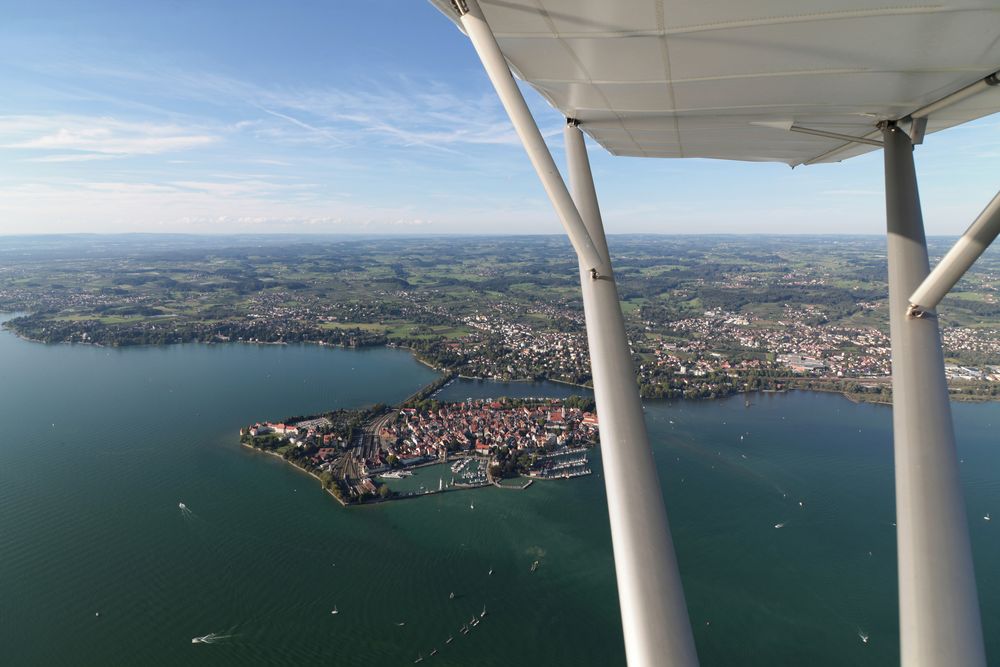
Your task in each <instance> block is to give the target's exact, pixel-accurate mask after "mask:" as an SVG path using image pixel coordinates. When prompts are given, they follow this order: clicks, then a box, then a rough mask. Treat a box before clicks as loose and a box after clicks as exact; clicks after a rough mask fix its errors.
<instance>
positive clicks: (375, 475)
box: [240, 376, 599, 505]
mask: <svg viewBox="0 0 1000 667" xmlns="http://www.w3.org/2000/svg"><path fill="white" fill-rule="evenodd" d="M445 380H446V381H451V380H450V378H448V377H447V376H446V378H445ZM441 384H442V381H440V380H439V381H437V382H436V383H433V384H432V385H431V386H430V387H429V388H425V390H423V391H422V392H418V394H417V396H421V395H424V396H426V395H428V394H430V393H432V392H433V391H436V390H437V389H439V388H440V386H441ZM598 440H599V437H598V419H597V414H596V412H595V410H594V405H593V400H592V399H586V398H578V397H570V398H568V399H565V400H560V399H541V398H528V399H511V398H502V399H485V400H473V399H467V400H465V401H461V402H442V401H438V400H434V399H427V398H422V399H417V400H413V398H412V397H411V399H410V400H408V401H406V402H405V403H404V404H403V405H402V406H400V407H388V406H384V405H377V406H373V407H370V408H365V409H362V410H336V411H333V412H328V413H324V414H322V415H315V416H310V417H302V418H289V419H286V420H283V421H280V422H271V421H262V422H257V423H254V424H252V425H250V426H247V427H244V428H242V429H240V442H241V444H243V445H244V446H246V447H250V448H253V449H256V450H259V451H262V452H266V453H268V454H271V455H274V456H278V457H281V458H282V459H284V460H285V461H287V462H288V463H290V464H292V465H294V466H296V467H298V468H299V469H301V470H303V471H304V472H306V473H308V474H310V475H312V476H313V477H315V478H316V479H317V480H319V482H320V483H321V484H322V486H323V488H324V489H326V490H327V491H328V492H329V493H330V495H332V496H333V497H334V498H336V499H337V500H338V501H340V503H341V504H343V505H351V504H363V503H371V502H379V501H385V500H395V499H403V498H413V497H417V496H422V495H429V494H433V493H443V492H447V491H457V490H462V489H472V488H478V487H483V486H490V485H493V486H496V487H500V488H506V489H525V488H527V487H528V486H530V485H531V484H532V483H533V482H534V481H535V480H550V479H568V478H572V477H579V476H583V475H589V474H590V472H591V471H590V467H589V462H588V457H587V454H588V449H589V448H591V447H593V446H594V445H596V444H597V442H598ZM430 466H438V467H439V468H440V474H439V476H438V478H437V484H433V485H427V486H426V487H419V488H416V489H410V490H396V489H395V488H394V485H395V484H396V483H397V482H396V481H397V480H404V479H406V478H407V477H410V476H412V475H413V474H414V472H415V471H416V470H417V469H420V468H425V467H430Z"/></svg>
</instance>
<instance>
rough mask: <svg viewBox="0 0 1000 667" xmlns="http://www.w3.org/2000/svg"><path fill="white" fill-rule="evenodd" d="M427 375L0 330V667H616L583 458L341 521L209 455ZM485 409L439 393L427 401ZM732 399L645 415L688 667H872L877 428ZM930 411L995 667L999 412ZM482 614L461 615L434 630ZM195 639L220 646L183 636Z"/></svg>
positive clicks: (850, 416) (606, 577) (353, 362)
mask: <svg viewBox="0 0 1000 667" xmlns="http://www.w3.org/2000/svg"><path fill="white" fill-rule="evenodd" d="M432 377H433V374H432V373H431V371H429V370H428V369H427V368H425V367H423V366H421V365H419V364H417V363H416V362H414V361H413V360H412V359H411V358H410V357H409V356H408V354H407V353H405V352H402V351H396V350H374V351H364V352H356V351H346V350H333V349H323V348H318V347H309V346H306V347H277V346H263V347H254V346H237V345H232V346H197V345H187V346H176V347H169V348H136V349H127V350H105V349H101V348H93V347H86V346H42V345H37V344H32V343H26V342H23V341H19V340H17V339H16V338H14V337H13V336H11V335H10V334H8V333H2V334H0V420H2V423H3V424H4V427H5V428H4V431H3V436H2V439H0V647H2V648H0V650H2V658H0V660H2V662H3V664H4V665H47V664H51V665H56V664H58V665H139V664H141V665H180V664H185V665H187V664H192V665H246V664H278V665H281V664H283V665H303V664H321V663H322V664H332V665H383V664H396V665H404V664H411V663H412V661H413V659H414V658H416V656H417V654H418V653H422V654H423V655H424V656H425V658H427V660H425V662H426V663H427V664H441V665H456V666H457V665H511V664H517V665H609V664H622V663H623V662H624V655H623V651H622V647H621V632H620V629H619V616H618V610H617V598H616V594H615V586H614V576H613V569H612V568H613V563H612V559H611V553H610V543H609V539H610V538H609V532H608V526H607V518H606V506H605V503H604V499H603V480H602V479H601V478H600V465H599V457H596V456H595V457H594V458H595V459H597V460H596V461H595V466H594V469H595V474H594V475H592V476H590V477H588V478H584V479H580V480H573V481H568V482H565V481H564V482H548V483H537V484H535V485H534V486H532V487H531V489H529V490H528V491H526V492H517V491H507V490H499V489H484V490H478V491H472V492H462V493H448V494H442V495H440V496H431V497H428V498H422V499H417V500H407V501H402V502H398V503H388V504H385V505H381V506H377V507H369V508H357V509H353V510H344V509H342V508H340V507H339V506H338V505H336V504H335V503H334V502H333V501H332V499H330V498H329V496H327V495H326V494H324V493H322V492H321V491H320V489H319V487H318V484H317V483H316V482H315V481H314V480H312V479H311V478H309V477H307V476H305V475H303V474H301V473H299V472H297V471H295V470H293V469H291V468H290V467H288V466H287V465H285V464H283V463H282V462H280V461H278V460H276V459H274V458H272V457H268V456H264V455H260V454H256V453H254V452H251V451H248V450H246V449H244V448H240V447H239V446H237V444H236V430H237V428H238V427H239V426H240V425H241V424H243V423H246V422H249V421H251V420H254V419H259V418H280V417H283V416H286V415H288V414H294V413H302V412H311V411H317V410H320V409H323V408H329V407H335V406H353V405H360V404H365V403H371V402H376V401H393V400H398V399H400V398H402V397H403V396H405V395H407V394H409V393H410V392H412V391H413V390H414V389H415V388H417V387H418V386H420V385H421V384H423V383H424V382H426V381H428V380H429V379H431V378H432ZM513 387H516V389H509V390H508V389H503V390H502V391H504V392H508V391H515V392H518V393H521V394H522V395H536V394H538V393H553V392H555V393H558V394H560V395H564V394H566V393H571V392H572V391H573V390H572V389H567V388H566V387H562V386H556V385H550V386H548V387H546V386H542V387H538V386H536V387H532V386H530V385H513ZM540 390H545V391H544V392H543V391H540ZM499 393H500V391H498V388H497V387H496V385H491V384H476V383H456V384H453V385H451V386H450V387H449V388H448V389H447V390H446V391H445V392H443V393H442V395H441V397H442V398H452V399H462V398H465V397H467V396H490V395H498V394H499ZM753 401H754V404H753V405H752V406H751V407H750V408H747V407H745V406H744V403H743V399H742V398H739V399H734V400H729V401H721V402H714V403H681V404H667V403H656V404H651V405H649V406H647V418H648V422H649V426H650V431H651V433H652V435H653V437H654V441H655V443H656V445H655V448H656V454H657V460H658V464H659V467H660V474H661V477H662V478H663V481H664V484H665V486H666V496H667V501H668V509H669V512H670V517H671V522H672V527H673V532H674V539H675V542H676V544H677V548H678V553H679V557H680V562H681V567H682V572H683V575H684V579H685V585H686V590H687V595H688V602H689V606H690V608H691V614H692V619H693V621H694V623H695V632H696V637H697V641H698V648H699V651H700V655H701V658H702V664H703V665H706V666H711V665H737V664H739V665H774V664H788V665H791V664H803V663H809V664H810V665H813V666H818V665H844V664H852V665H885V664H892V663H893V662H894V661H898V651H897V646H896V643H897V639H896V633H897V629H896V602H895V597H896V584H895V567H894V561H895V554H894V548H895V546H894V533H893V527H892V525H891V522H892V521H893V509H892V476H891V449H890V433H889V411H888V410H887V409H885V408H881V407H875V406H863V405H862V406H859V405H854V404H851V403H849V402H847V401H846V400H844V399H842V398H840V397H838V396H834V395H824V394H804V393H803V394H800V393H796V394H789V395H770V396H763V395H761V396H756V397H754V398H753ZM955 412H956V423H957V425H958V432H959V439H960V448H961V455H962V457H963V459H964V464H963V468H962V470H963V476H964V480H965V483H966V491H967V498H968V502H969V509H970V517H971V520H970V522H971V529H972V536H973V541H974V548H975V552H976V562H977V565H978V568H977V574H978V578H979V582H980V595H981V598H982V604H983V611H984V621H985V626H986V627H985V633H986V636H987V638H988V642H989V644H988V651H989V652H990V655H991V656H992V657H993V658H994V661H996V660H997V659H1000V658H998V656H1000V642H998V638H1000V577H998V575H997V573H996V570H995V568H994V563H995V562H996V561H997V559H998V557H1000V534H998V530H1000V524H998V523H997V521H993V522H989V523H988V522H985V521H983V520H982V518H981V517H982V516H983V515H984V514H985V513H986V512H987V511H991V512H993V514H994V515H995V516H1000V449H998V448H997V447H996V439H995V436H994V435H993V434H994V433H995V430H996V429H995V428H994V427H993V424H997V425H1000V406H998V405H993V404H989V405H956V406H955ZM671 421H673V422H674V423H671ZM859 429H860V430H859ZM740 435H743V436H744V437H743V439H742V440H740ZM744 455H745V456H746V458H743V456H744ZM428 475H429V477H428V483H432V484H436V483H437V479H438V477H439V475H438V473H437V472H435V471H431V472H429V473H428ZM799 501H802V502H803V506H802V507H799V505H798V503H799ZM178 502H184V503H185V504H186V505H187V506H188V508H189V509H190V510H191V511H192V514H191V515H190V516H185V515H184V514H183V513H182V512H181V511H180V509H179V508H178ZM472 502H474V504H475V509H470V504H471V503H472ZM776 523H784V527H783V528H781V529H775V528H774V527H773V526H774V524H776ZM869 552H870V555H869ZM534 560H539V561H540V562H541V566H540V567H539V568H538V570H537V571H536V572H534V573H531V572H530V566H531V563H532V562H533V561H534ZM491 568H492V569H493V570H494V574H493V575H492V576H488V575H487V572H488V571H489V570H490V569H491ZM451 591H454V592H455V593H456V598H455V599H454V600H449V599H448V594H449V592H451ZM484 603H485V604H486V605H487V606H488V609H489V616H487V617H486V619H485V620H484V621H483V622H482V623H481V624H480V625H479V626H478V627H477V628H475V629H474V630H473V631H472V632H471V633H470V634H469V635H461V634H459V633H458V628H459V627H460V626H461V625H462V624H463V623H465V622H467V621H468V620H469V618H470V617H471V616H472V615H473V613H478V612H479V611H481V610H482V606H483V604H484ZM334 606H336V607H337V609H338V610H339V612H340V613H339V614H337V615H335V616H334V615H331V614H330V611H331V610H332V609H333V608H334ZM96 612H100V616H95V613H96ZM399 622H405V625H404V626H398V625H397V623H399ZM859 629H860V630H863V631H864V632H865V633H869V634H870V635H871V641H870V643H869V644H868V645H863V644H862V643H861V642H860V641H859V639H858V636H857V633H858V631H859ZM208 633H219V634H224V635H230V636H229V637H228V638H226V639H222V640H220V641H219V642H218V643H215V644H211V645H207V644H198V645H192V643H191V639H192V638H193V637H196V636H203V635H207V634H208ZM449 635H454V637H455V640H454V642H453V643H452V644H450V645H445V643H444V640H445V639H446V638H447V637H448V636H449ZM435 647H436V648H438V649H439V650H440V653H439V654H438V655H436V656H434V658H433V659H431V658H429V657H428V656H429V652H430V650H431V649H432V648H435Z"/></svg>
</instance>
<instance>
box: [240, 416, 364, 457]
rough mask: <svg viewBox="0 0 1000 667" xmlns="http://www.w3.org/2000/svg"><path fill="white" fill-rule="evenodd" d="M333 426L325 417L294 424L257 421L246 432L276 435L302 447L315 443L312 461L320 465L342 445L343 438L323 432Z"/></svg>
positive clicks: (254, 434)
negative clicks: (315, 448) (315, 449)
mask: <svg viewBox="0 0 1000 667" xmlns="http://www.w3.org/2000/svg"><path fill="white" fill-rule="evenodd" d="M332 427H333V422H331V421H330V420H329V419H327V418H326V417H319V418H316V419H307V420H306V421H300V422H297V423H295V424H279V423H273V422H258V423H256V424H254V425H253V426H251V427H250V428H249V429H248V430H247V432H248V433H249V434H250V435H251V436H252V437H255V438H256V437H259V436H264V435H271V434H273V435H277V436H279V437H282V438H284V439H287V440H288V442H290V443H291V444H293V445H295V446H296V447H304V446H305V445H307V444H313V445H316V447H317V448H318V449H317V451H316V453H315V454H313V455H312V457H311V458H312V461H313V463H315V464H317V465H320V464H322V463H323V462H325V461H329V460H332V459H333V458H335V457H336V454H337V451H338V449H340V448H342V447H343V446H344V439H343V438H341V437H339V436H337V435H334V434H331V433H324V432H323V431H327V430H329V429H330V428H332Z"/></svg>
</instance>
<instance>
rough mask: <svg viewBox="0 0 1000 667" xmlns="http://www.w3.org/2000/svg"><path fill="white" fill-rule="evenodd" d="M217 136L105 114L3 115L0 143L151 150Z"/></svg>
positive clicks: (121, 152) (100, 151) (104, 151)
mask: <svg viewBox="0 0 1000 667" xmlns="http://www.w3.org/2000/svg"><path fill="white" fill-rule="evenodd" d="M219 139H220V137H219V136H218V135H216V134H212V133H209V132H206V131H204V130H202V129H200V128H189V127H181V126H178V125H174V124H161V123H155V122H133V121H123V120H118V119H115V118H110V117H105V116H93V117H90V116H73V115H31V116H28V115H21V116H0V145H2V146H3V147H4V148H16V149H24V150H43V151H79V152H80V154H82V155H88V154H89V155H104V156H129V155H153V154H157V153H169V152H176V151H183V150H187V149H191V148H197V147H201V146H205V145H207V144H211V143H214V142H216V141H218V140H219ZM81 159H84V160H86V159H100V158H95V157H91V158H86V157H84V158H81ZM49 161H55V162H58V161H68V158H66V157H65V154H62V155H61V156H56V157H55V158H53V157H49Z"/></svg>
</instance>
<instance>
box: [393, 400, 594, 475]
mask: <svg viewBox="0 0 1000 667" xmlns="http://www.w3.org/2000/svg"><path fill="white" fill-rule="evenodd" d="M378 435H379V438H380V439H381V441H382V449H383V450H384V451H385V452H386V454H387V455H389V456H394V457H395V458H396V459H397V460H399V462H400V463H403V464H404V465H406V464H407V463H408V462H411V461H414V460H416V459H424V460H426V459H428V458H432V457H438V458H442V459H443V458H445V457H446V456H447V452H449V451H472V452H475V453H477V454H483V455H489V454H490V453H491V452H492V451H493V450H494V449H495V448H498V447H509V448H511V449H513V450H524V449H539V448H549V449H554V448H559V447H564V446H580V445H584V444H587V443H590V442H594V441H595V440H596V439H597V415H595V414H593V413H590V412H584V411H582V410H579V409H576V408H568V407H565V406H564V405H562V404H561V403H560V402H558V401H555V402H551V401H550V402H545V403H539V404H534V405H523V406H519V407H512V406H510V405H509V404H504V403H501V402H498V401H466V402H464V403H449V404H445V405H443V406H441V407H440V408H438V409H437V410H433V411H424V412H421V411H418V410H416V409H414V408H403V409H402V410H400V412H399V415H398V418H397V419H396V420H394V421H390V422H389V423H387V424H386V425H385V426H384V427H383V428H382V430H381V431H380V432H379V434H378Z"/></svg>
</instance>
